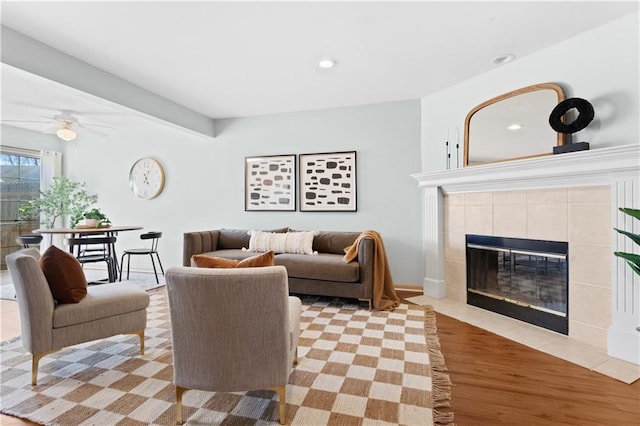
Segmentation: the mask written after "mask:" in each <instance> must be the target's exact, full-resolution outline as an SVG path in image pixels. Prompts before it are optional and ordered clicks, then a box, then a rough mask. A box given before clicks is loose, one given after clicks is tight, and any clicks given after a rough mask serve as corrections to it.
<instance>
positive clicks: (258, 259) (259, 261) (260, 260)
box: [235, 250, 274, 268]
mask: <svg viewBox="0 0 640 426" xmlns="http://www.w3.org/2000/svg"><path fill="white" fill-rule="evenodd" d="M273 265H274V253H273V250H269V251H267V252H265V253H262V254H259V255H257V256H251V257H247V258H246V259H242V260H241V261H240V262H238V264H237V265H236V266H235V267H236V268H255V267H260V266H273Z"/></svg>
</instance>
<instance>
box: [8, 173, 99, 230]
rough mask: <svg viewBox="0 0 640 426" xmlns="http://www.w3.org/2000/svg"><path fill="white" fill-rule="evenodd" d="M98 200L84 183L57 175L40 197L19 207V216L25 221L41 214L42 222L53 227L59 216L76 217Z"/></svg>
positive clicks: (48, 226)
mask: <svg viewBox="0 0 640 426" xmlns="http://www.w3.org/2000/svg"><path fill="white" fill-rule="evenodd" d="M96 201H98V196H97V195H93V194H89V193H88V192H87V190H86V189H85V184H84V183H79V182H73V181H71V180H69V179H68V178H67V177H65V176H56V177H54V178H53V182H52V183H51V185H50V186H49V189H48V190H47V191H45V192H41V193H40V198H37V199H35V200H31V201H29V202H28V203H27V204H25V205H24V206H22V207H21V208H20V209H19V211H18V217H19V219H20V220H21V221H24V220H27V219H28V218H30V217H37V216H38V215H41V224H42V225H44V226H45V227H47V228H52V227H53V226H54V225H55V222H56V219H57V218H58V217H62V218H64V217H67V216H70V217H75V216H76V215H78V214H82V213H83V212H84V211H85V210H86V209H87V208H88V207H89V206H90V205H92V204H94V203H95V202H96Z"/></svg>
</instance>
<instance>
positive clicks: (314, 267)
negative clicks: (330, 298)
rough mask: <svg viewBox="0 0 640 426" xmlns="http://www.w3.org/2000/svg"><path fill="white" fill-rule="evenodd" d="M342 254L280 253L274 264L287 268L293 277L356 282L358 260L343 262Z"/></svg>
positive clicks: (358, 267)
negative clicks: (309, 254)
mask: <svg viewBox="0 0 640 426" xmlns="http://www.w3.org/2000/svg"><path fill="white" fill-rule="evenodd" d="M342 257H343V255H339V254H328V253H319V254H318V255H317V256H305V255H302V254H289V253H282V254H278V255H276V257H275V264H276V265H282V266H284V267H285V268H287V274H288V275H289V276H290V277H294V278H306V279H311V280H325V281H338V282H347V283H350V282H357V281H358V280H359V279H360V264H359V263H358V262H350V263H344V262H343V261H342Z"/></svg>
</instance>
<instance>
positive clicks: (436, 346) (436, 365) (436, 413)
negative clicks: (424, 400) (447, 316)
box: [424, 306, 454, 426]
mask: <svg viewBox="0 0 640 426" xmlns="http://www.w3.org/2000/svg"><path fill="white" fill-rule="evenodd" d="M437 331H438V328H437V327H436V314H435V311H434V310H433V307H432V306H424V332H425V340H426V342H427V348H428V352H429V362H430V364H431V371H432V376H431V382H432V386H433V389H432V392H431V394H432V399H433V401H432V403H433V422H434V424H435V425H438V426H452V425H453V424H454V423H453V418H454V414H453V413H452V412H451V411H450V410H446V409H447V408H449V407H451V385H452V383H451V379H450V377H449V370H448V369H447V366H446V364H445V362H444V356H442V352H441V347H440V339H438V335H437ZM442 408H444V409H445V410H441V409H442Z"/></svg>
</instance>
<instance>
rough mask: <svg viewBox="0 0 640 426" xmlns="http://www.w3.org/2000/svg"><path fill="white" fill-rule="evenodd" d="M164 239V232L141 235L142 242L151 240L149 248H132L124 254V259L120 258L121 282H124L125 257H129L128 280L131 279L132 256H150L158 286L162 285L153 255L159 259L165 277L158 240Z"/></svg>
mask: <svg viewBox="0 0 640 426" xmlns="http://www.w3.org/2000/svg"><path fill="white" fill-rule="evenodd" d="M161 237H162V232H156V231H151V232H145V233H144V234H141V235H140V239H141V240H151V241H150V246H149V247H144V248H132V249H126V250H124V251H123V252H122V257H121V258H120V281H122V272H123V271H122V269H123V266H124V257H125V256H127V279H129V269H130V266H131V256H139V255H143V256H149V257H151V264H152V265H153V273H154V274H155V275H156V284H160V280H159V279H158V271H157V270H156V262H155V260H154V259H153V255H155V256H156V258H157V259H158V265H160V271H161V272H162V275H164V269H163V268H162V262H161V261H160V255H158V240H159V239H160V238H161Z"/></svg>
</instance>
